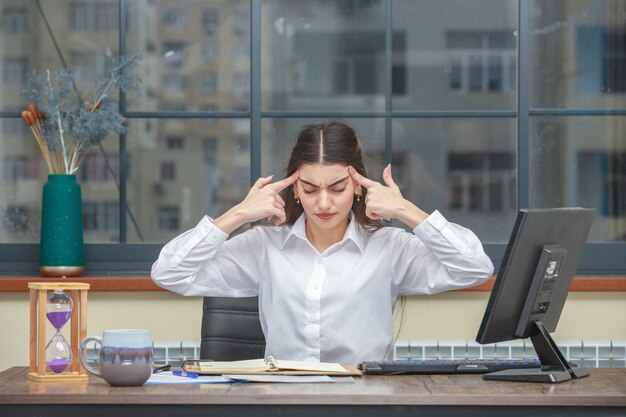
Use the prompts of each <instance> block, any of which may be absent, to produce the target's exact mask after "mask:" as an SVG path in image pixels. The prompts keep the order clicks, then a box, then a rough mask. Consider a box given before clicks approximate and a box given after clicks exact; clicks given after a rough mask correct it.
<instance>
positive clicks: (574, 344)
mask: <svg viewBox="0 0 626 417" xmlns="http://www.w3.org/2000/svg"><path fill="white" fill-rule="evenodd" d="M557 346H558V347H559V349H560V350H561V352H563V354H564V355H565V357H566V358H567V360H568V361H570V362H572V363H575V364H577V365H579V366H585V367H587V368H624V367H626V340H617V341H615V340H561V341H557ZM536 357H537V355H536V353H535V349H534V348H533V345H532V343H530V341H528V340H516V341H511V342H505V343H493V344H488V345H481V344H479V343H476V342H474V341H468V340H399V341H397V342H396V344H395V358H396V359H467V358H481V359H482V358H485V359H527V358H536Z"/></svg>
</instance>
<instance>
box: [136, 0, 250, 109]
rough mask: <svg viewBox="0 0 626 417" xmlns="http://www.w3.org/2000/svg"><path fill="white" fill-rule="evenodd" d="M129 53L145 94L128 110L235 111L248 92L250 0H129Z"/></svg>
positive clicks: (246, 101) (247, 95)
mask: <svg viewBox="0 0 626 417" xmlns="http://www.w3.org/2000/svg"><path fill="white" fill-rule="evenodd" d="M128 3H129V4H130V5H131V8H132V10H133V11H134V13H131V15H130V16H129V26H130V27H131V28H133V29H134V30H130V31H129V33H128V34H127V39H126V43H127V50H128V53H139V54H141V55H142V56H143V57H144V59H143V61H142V62H141V63H140V65H139V71H138V73H139V74H141V76H142V79H143V87H144V88H145V89H146V94H144V95H142V96H141V97H136V96H134V95H130V96H129V97H128V101H129V105H128V108H129V110H139V111H155V110H157V111H209V110H219V111H232V110H233V109H235V108H236V107H238V106H241V105H247V104H248V101H249V97H250V58H249V55H248V53H246V54H243V53H241V50H243V51H248V50H249V43H250V2H249V1H246V0H198V1H191V2H187V1H184V2H183V1H179V2H173V1H172V2H166V1H151V0H129V1H128Z"/></svg>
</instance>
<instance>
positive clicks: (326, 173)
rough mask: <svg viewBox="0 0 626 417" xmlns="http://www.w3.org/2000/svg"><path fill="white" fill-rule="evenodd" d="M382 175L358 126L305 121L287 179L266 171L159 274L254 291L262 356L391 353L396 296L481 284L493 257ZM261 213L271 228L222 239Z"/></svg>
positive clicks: (176, 286) (170, 247) (167, 252)
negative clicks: (365, 156) (395, 222)
mask: <svg viewBox="0 0 626 417" xmlns="http://www.w3.org/2000/svg"><path fill="white" fill-rule="evenodd" d="M383 179H384V182H385V184H384V185H383V184H380V183H377V182H375V181H372V180H370V179H368V178H367V174H366V172H365V168H364V166H363V161H362V155H361V146H360V143H359V140H358V139H357V137H356V135H355V133H354V131H353V130H352V128H350V127H349V126H347V125H346V124H344V123H341V122H329V123H324V124H320V125H310V126H305V127H304V128H303V129H302V131H301V132H300V133H299V135H298V137H297V142H296V145H295V147H294V148H293V150H292V153H291V157H290V160H289V164H288V166H287V171H286V178H285V179H283V180H280V181H277V182H272V177H271V176H270V177H265V178H259V180H257V181H256V183H255V184H254V185H253V186H252V188H251V189H250V192H249V193H248V195H247V196H246V198H245V199H244V200H243V201H242V202H241V203H239V204H237V205H236V206H234V207H233V208H231V209H230V210H228V211H227V212H226V213H224V214H223V215H222V216H220V217H218V218H217V219H211V218H209V217H207V216H205V217H204V218H203V219H202V220H201V221H200V223H198V225H197V226H196V227H195V228H194V229H192V230H189V231H187V232H185V233H183V234H181V235H180V236H178V237H176V238H175V239H174V240H172V241H171V242H169V243H168V244H167V245H165V247H164V248H163V250H162V251H161V254H160V256H159V259H158V260H157V261H156V262H155V264H154V266H153V267H152V278H153V279H154V281H155V282H156V283H157V284H158V285H160V286H161V287H163V288H166V289H168V290H171V291H174V292H177V293H179V294H183V295H202V296H221V297H248V296H255V295H258V296H259V315H260V319H261V326H262V328H263V332H264V334H265V339H266V343H267V345H266V355H273V356H274V357H275V358H277V359H289V360H309V361H325V362H339V363H354V364H356V363H358V362H361V361H364V360H380V359H389V358H390V357H391V356H393V355H392V354H393V352H392V349H393V320H392V315H393V308H394V304H395V301H396V298H397V297H398V295H401V294H432V293H436V292H440V291H445V290H450V289H453V288H462V287H468V286H472V285H476V284H479V283H481V282H483V281H485V280H486V279H487V278H489V277H490V276H491V274H492V272H493V265H492V263H491V261H490V260H489V258H488V257H487V255H486V254H485V253H484V251H483V248H482V245H481V243H480V241H479V240H478V238H477V237H476V236H475V235H474V234H473V233H472V232H471V231H469V230H467V229H464V228H462V227H460V226H458V225H455V224H452V223H448V221H447V220H446V219H445V218H444V217H443V216H442V215H441V214H440V213H439V212H438V211H435V212H433V213H432V214H430V215H428V214H427V213H425V212H424V211H422V210H420V209H419V208H418V207H416V206H415V205H414V204H413V203H411V202H409V201H407V200H406V199H404V198H403V197H402V194H401V192H400V189H399V188H398V186H397V185H396V184H395V183H394V181H393V178H392V174H391V166H390V165H388V166H387V167H386V168H385V170H384V171H383ZM264 218H267V219H269V220H273V223H274V225H273V226H263V227H262V226H259V227H254V228H252V229H250V230H248V231H246V232H244V233H242V234H239V235H237V236H234V237H233V238H232V239H229V240H226V239H227V237H228V235H229V234H230V233H232V232H233V231H234V230H235V229H237V228H238V227H240V226H242V225H244V224H246V223H248V222H254V221H257V220H260V219H264ZM381 219H385V220H391V219H399V220H401V221H402V222H404V223H405V224H407V225H408V226H409V227H410V228H411V229H412V230H413V233H407V232H405V231H404V230H402V229H399V228H395V227H383V225H382V223H381V222H380V220H381Z"/></svg>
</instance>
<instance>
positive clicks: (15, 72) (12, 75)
mask: <svg viewBox="0 0 626 417" xmlns="http://www.w3.org/2000/svg"><path fill="white" fill-rule="evenodd" d="M3 67H4V68H3V71H4V82H5V83H7V84H9V83H19V84H21V83H24V82H26V70H27V68H26V58H4V62H3Z"/></svg>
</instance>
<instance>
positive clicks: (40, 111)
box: [21, 55, 141, 175]
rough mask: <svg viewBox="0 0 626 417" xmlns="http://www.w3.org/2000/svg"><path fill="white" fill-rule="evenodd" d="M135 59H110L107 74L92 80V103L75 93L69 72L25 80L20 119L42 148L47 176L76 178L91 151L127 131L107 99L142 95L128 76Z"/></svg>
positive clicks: (113, 103) (134, 78)
mask: <svg viewBox="0 0 626 417" xmlns="http://www.w3.org/2000/svg"><path fill="white" fill-rule="evenodd" d="M139 59H141V58H140V57H139V56H138V55H131V56H129V57H122V58H119V59H115V58H112V59H111V61H112V62H111V65H110V67H109V68H108V69H107V70H106V75H105V76H104V77H101V78H98V79H97V80H96V85H95V88H94V91H93V93H92V98H91V100H89V99H85V98H84V97H85V96H84V95H83V94H82V93H80V92H79V91H78V89H77V88H76V82H75V79H74V76H73V74H72V72H71V71H67V70H63V71H55V72H50V71H49V70H47V71H46V73H45V75H42V74H38V73H36V72H33V73H32V74H31V75H30V76H29V77H28V83H29V84H30V87H31V88H30V89H27V90H23V91H22V95H23V96H24V97H25V98H26V100H28V102H29V103H30V104H29V105H28V108H27V109H26V110H24V111H23V112H22V113H21V116H22V120H23V121H24V123H26V125H27V126H29V127H30V129H31V131H32V133H33V135H34V136H35V139H36V140H37V144H38V145H39V147H40V148H41V152H42V154H43V157H44V160H45V161H46V164H47V166H48V173H50V174H67V175H72V174H74V173H75V172H76V171H77V170H78V167H79V165H80V162H81V160H82V159H83V157H84V156H85V155H86V154H87V151H88V150H89V148H91V147H92V146H94V145H98V144H99V143H100V142H102V140H103V139H104V138H105V137H106V136H107V135H108V134H109V133H117V134H119V133H123V132H124V131H125V130H126V126H125V122H126V120H125V119H124V117H122V115H121V114H120V112H119V105H118V103H117V101H116V100H114V99H112V98H111V97H109V94H110V92H111V90H112V89H113V88H117V89H119V90H120V91H133V92H140V89H139V84H140V83H141V80H140V79H139V78H138V77H137V76H136V75H134V74H133V72H132V70H133V68H134V67H135V66H136V64H137V62H138V60H139Z"/></svg>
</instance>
